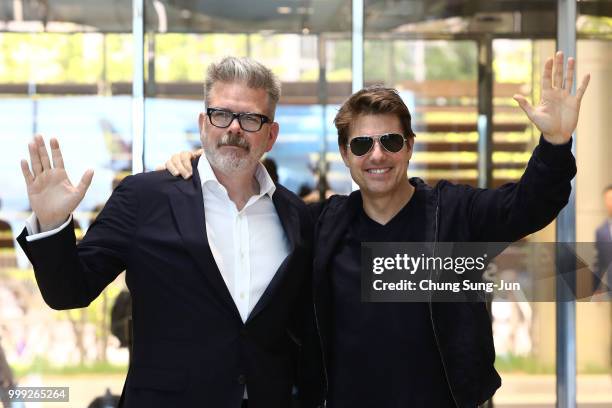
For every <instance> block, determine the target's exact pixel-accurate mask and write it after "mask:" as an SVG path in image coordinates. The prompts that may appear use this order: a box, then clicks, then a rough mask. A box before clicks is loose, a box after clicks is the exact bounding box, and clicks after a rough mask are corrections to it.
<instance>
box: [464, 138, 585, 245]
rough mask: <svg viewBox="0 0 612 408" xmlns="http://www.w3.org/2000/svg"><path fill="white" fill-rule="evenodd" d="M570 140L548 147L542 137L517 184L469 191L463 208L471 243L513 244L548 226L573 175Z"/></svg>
mask: <svg viewBox="0 0 612 408" xmlns="http://www.w3.org/2000/svg"><path fill="white" fill-rule="evenodd" d="M571 146H572V140H570V141H569V142H568V143H566V144H564V145H553V144H551V143H548V142H547V141H546V140H545V139H544V137H543V136H540V142H539V144H538V146H536V148H535V150H534V151H533V154H532V156H531V158H530V159H529V163H528V164H527V168H526V169H525V172H524V173H523V175H522V177H521V178H520V180H519V181H518V182H517V183H507V184H504V185H503V186H501V187H499V188H497V189H470V193H469V194H467V197H468V201H467V205H466V211H467V217H468V220H469V228H470V237H471V238H472V240H473V241H488V242H514V241H516V240H519V239H521V238H522V237H524V236H526V235H528V234H531V233H533V232H535V231H538V230H540V229H542V228H544V227H545V226H546V225H548V224H549V223H550V222H551V221H552V220H554V219H555V217H556V216H557V215H558V214H559V212H560V211H561V209H562V208H563V207H565V205H566V204H567V202H568V199H569V197H570V193H571V190H572V187H571V180H572V179H573V178H574V176H575V175H576V160H575V158H574V156H573V154H572V151H571Z"/></svg>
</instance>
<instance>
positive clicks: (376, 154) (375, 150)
mask: <svg viewBox="0 0 612 408" xmlns="http://www.w3.org/2000/svg"><path fill="white" fill-rule="evenodd" d="M385 152H386V150H385V149H384V147H382V145H381V144H380V140H376V139H375V140H374V146H372V150H371V151H370V160H372V161H378V160H382V159H383V158H384V156H385Z"/></svg>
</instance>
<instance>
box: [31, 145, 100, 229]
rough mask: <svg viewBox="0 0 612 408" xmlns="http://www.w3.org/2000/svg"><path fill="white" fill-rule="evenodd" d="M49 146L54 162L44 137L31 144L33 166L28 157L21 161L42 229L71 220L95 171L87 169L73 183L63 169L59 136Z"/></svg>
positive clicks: (55, 226) (54, 226)
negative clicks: (76, 181) (30, 166)
mask: <svg viewBox="0 0 612 408" xmlns="http://www.w3.org/2000/svg"><path fill="white" fill-rule="evenodd" d="M50 145H51V160H52V162H51V161H50V160H49V154H48V153H47V148H46V147H45V142H44V140H43V138H42V136H36V137H35V138H34V141H32V142H30V143H28V150H29V152H30V162H31V165H32V169H31V170H30V168H29V166H28V162H27V160H21V171H22V173H23V178H24V179H25V182H26V186H27V189H28V199H29V200H30V207H32V211H33V212H34V214H36V218H37V219H38V223H39V224H40V228H41V232H44V231H49V230H51V229H54V228H57V227H58V226H60V225H62V223H64V222H65V221H66V220H67V219H68V216H70V214H71V213H72V212H73V211H74V209H75V208H76V207H77V205H79V203H80V202H81V200H82V199H83V197H84V196H85V192H86V191H87V189H88V188H89V185H90V184H91V179H92V177H93V170H91V169H90V170H87V171H86V172H85V174H83V177H81V181H80V182H79V184H78V185H77V186H76V187H75V186H73V185H72V183H71V182H70V180H69V179H68V174H66V170H65V169H64V159H63V158H62V152H61V150H60V147H59V143H58V141H57V139H51V143H50ZM52 163H53V165H52Z"/></svg>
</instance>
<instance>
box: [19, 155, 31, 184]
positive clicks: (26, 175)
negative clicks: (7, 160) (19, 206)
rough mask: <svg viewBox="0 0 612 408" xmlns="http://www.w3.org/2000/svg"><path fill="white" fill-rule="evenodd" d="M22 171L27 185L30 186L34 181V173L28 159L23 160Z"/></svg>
mask: <svg viewBox="0 0 612 408" xmlns="http://www.w3.org/2000/svg"><path fill="white" fill-rule="evenodd" d="M21 172H22V173H23V178H24V179H25V182H26V186H29V185H30V184H31V183H33V182H34V175H33V174H32V172H30V168H29V166H28V161H27V160H21Z"/></svg>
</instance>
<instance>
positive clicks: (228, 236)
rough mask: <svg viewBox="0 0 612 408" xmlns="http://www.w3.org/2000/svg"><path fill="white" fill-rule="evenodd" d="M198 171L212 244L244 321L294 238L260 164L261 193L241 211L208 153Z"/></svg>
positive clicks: (209, 242) (271, 184)
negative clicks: (281, 215)
mask: <svg viewBox="0 0 612 408" xmlns="http://www.w3.org/2000/svg"><path fill="white" fill-rule="evenodd" d="M198 173H199V174H200V181H201V182H202V194H203V195H204V215H205V218H206V236H207V237H208V244H209V246H210V249H211V251H212V254H213V257H214V258H215V262H216V263H217V266H218V267H219V271H220V272H221V276H222V277H223V280H224V281H225V284H226V285H227V288H228V289H229V292H230V294H231V295H232V298H233V299H234V303H236V306H237V308H238V311H239V312H240V317H241V318H242V321H243V322H244V321H246V319H247V317H248V316H249V313H250V312H251V311H252V310H253V308H254V307H255V305H256V304H257V302H258V301H259V299H260V298H261V296H262V295H263V293H264V291H265V290H266V288H267V287H268V284H269V283H270V281H271V280H272V278H273V277H274V275H275V273H276V270H277V269H278V267H279V266H280V265H281V263H282V262H283V260H284V259H285V258H286V257H287V255H288V254H289V248H290V245H289V241H288V239H287V236H286V234H285V230H284V229H283V226H282V225H281V221H280V218H279V217H278V214H277V213H276V209H275V208H274V203H273V202H272V195H273V194H274V191H275V190H276V186H275V185H274V183H273V182H272V179H271V178H270V175H269V174H268V172H267V171H266V169H265V167H264V166H263V165H262V164H258V166H257V169H256V171H255V178H256V180H257V182H258V183H259V194H257V195H254V196H251V198H249V201H247V203H246V205H245V206H244V207H243V208H242V210H240V211H238V209H237V208H236V204H234V202H233V201H232V200H230V198H229V195H228V194H227V190H226V189H225V187H223V185H222V184H221V183H219V180H217V177H216V176H215V173H213V171H212V168H211V167H210V164H209V162H208V160H206V157H205V156H204V155H203V156H202V157H201V158H200V161H199V163H198Z"/></svg>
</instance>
